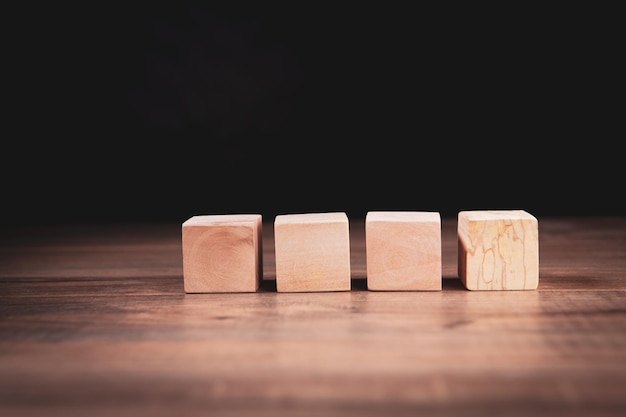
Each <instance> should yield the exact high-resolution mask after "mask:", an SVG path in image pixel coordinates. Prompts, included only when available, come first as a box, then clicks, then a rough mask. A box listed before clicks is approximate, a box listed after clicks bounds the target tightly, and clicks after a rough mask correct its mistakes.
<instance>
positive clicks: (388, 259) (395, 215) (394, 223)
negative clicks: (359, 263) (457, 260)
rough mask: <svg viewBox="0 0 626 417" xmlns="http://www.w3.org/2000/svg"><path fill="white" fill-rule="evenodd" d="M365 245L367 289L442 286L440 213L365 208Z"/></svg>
mask: <svg viewBox="0 0 626 417" xmlns="http://www.w3.org/2000/svg"><path fill="white" fill-rule="evenodd" d="M365 245H366V260H367V287H368V289H370V290H375V291H429V290H441V288H442V276H441V269H442V265H441V216H440V214H439V213H436V212H368V213H367V215H366V217H365Z"/></svg>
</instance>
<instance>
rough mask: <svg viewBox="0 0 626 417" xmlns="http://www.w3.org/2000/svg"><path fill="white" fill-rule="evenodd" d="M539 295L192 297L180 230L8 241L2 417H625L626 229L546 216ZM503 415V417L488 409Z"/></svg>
mask: <svg viewBox="0 0 626 417" xmlns="http://www.w3.org/2000/svg"><path fill="white" fill-rule="evenodd" d="M538 219H539V255H540V281H539V288H538V289H537V290H532V291H499V292H472V291H468V290H465V289H464V288H463V287H462V285H461V283H460V281H459V279H458V275H457V270H456V262H457V252H456V251H457V237H456V219H450V218H444V219H442V240H443V242H442V247H443V253H442V261H443V279H444V281H443V290H442V291H434V292H371V291H368V290H367V288H366V281H365V271H366V265H365V239H364V223H363V220H362V219H351V220H350V235H351V265H352V278H353V279H352V290H351V291H348V292H332V293H277V292H276V286H275V281H274V279H275V261H274V250H273V249H274V246H273V244H274V242H273V233H272V229H273V224H272V223H271V222H267V221H266V222H265V223H264V225H263V255H264V282H263V285H262V288H261V290H260V291H259V292H258V293H251V294H185V293H184V291H183V278H182V253H181V230H180V228H181V225H180V224H172V223H170V224H167V223H157V224H102V225H67V226H61V225H56V226H43V227H32V228H27V227H26V226H25V227H24V228H21V229H11V230H6V231H3V232H2V234H1V235H0V415H2V416H7V417H9V416H11V417H12V416H31V415H32V416H63V417H70V416H81V417H84V416H92V417H93V416H118V417H120V416H139V415H150V416H173V415H176V416H205V415H224V416H239V415H260V416H330V415H338V416H339V415H341V416H360V417H362V416H372V415H386V416H404V415H406V416H408V415H411V416H415V415H418V414H419V413H422V414H423V415H429V416H459V415H470V416H486V415H494V416H501V415H507V416H508V415H512V416H518V415H519V416H522V415H533V416H536V415H541V414H549V415H562V416H568V417H571V416H590V415H593V416H595V415H600V416H602V415H606V416H617V415H620V416H623V415H626V217H623V218H622V217H613V218H601V217H595V218H556V217H554V218H538ZM487 413H490V414H487Z"/></svg>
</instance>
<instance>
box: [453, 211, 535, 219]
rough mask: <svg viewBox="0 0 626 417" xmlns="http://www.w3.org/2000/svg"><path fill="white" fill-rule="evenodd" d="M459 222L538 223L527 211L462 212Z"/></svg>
mask: <svg viewBox="0 0 626 417" xmlns="http://www.w3.org/2000/svg"><path fill="white" fill-rule="evenodd" d="M458 219H459V221H463V222H471V221H489V220H493V221H497V220H528V221H531V222H533V221H534V222H537V218H536V217H535V216H533V215H532V214H530V213H528V212H527V211H525V210H466V211H460V212H459V215H458Z"/></svg>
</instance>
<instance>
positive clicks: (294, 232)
mask: <svg viewBox="0 0 626 417" xmlns="http://www.w3.org/2000/svg"><path fill="white" fill-rule="evenodd" d="M274 241H275V243H274V246H275V253H274V258H275V259H276V263H275V269H276V273H275V277H276V278H275V279H276V288H277V291H278V292H310V291H347V290H350V278H351V276H350V222H349V220H348V216H347V215H346V213H342V212H329V213H297V214H283V215H278V216H276V218H275V220H274Z"/></svg>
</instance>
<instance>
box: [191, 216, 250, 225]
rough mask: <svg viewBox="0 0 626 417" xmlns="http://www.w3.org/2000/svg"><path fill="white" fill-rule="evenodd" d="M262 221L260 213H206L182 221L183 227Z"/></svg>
mask: <svg viewBox="0 0 626 417" xmlns="http://www.w3.org/2000/svg"><path fill="white" fill-rule="evenodd" d="M261 221H262V216H261V215H260V214H208V215H201V216H193V217H190V218H189V219H187V220H186V221H185V222H184V223H183V227H189V226H216V225H229V224H230V225H238V224H242V223H244V224H245V223H251V224H255V223H259V222H261Z"/></svg>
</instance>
